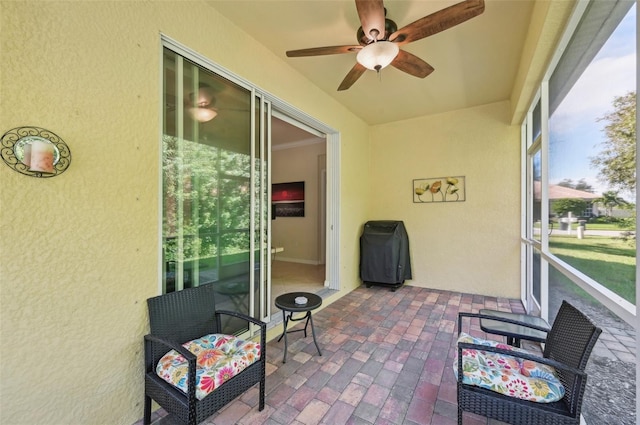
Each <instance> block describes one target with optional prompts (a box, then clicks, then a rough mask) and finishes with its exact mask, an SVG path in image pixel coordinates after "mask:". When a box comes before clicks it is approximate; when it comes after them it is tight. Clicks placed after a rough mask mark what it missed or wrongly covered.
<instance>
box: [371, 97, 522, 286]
mask: <svg viewBox="0 0 640 425" xmlns="http://www.w3.org/2000/svg"><path fill="white" fill-rule="evenodd" d="M370 152H371V169H372V170H373V173H372V177H371V180H370V184H369V188H370V189H369V190H370V196H371V199H372V214H371V219H372V220H403V221H404V222H405V226H406V228H407V233H408V234H409V244H410V248H411V260H412V268H413V279H412V280H411V281H408V283H410V284H412V285H416V286H424V287H429V288H438V289H446V290H452V291H462V292H469V293H475V294H485V295H499V296H503V297H504V296H508V297H513V298H518V297H519V295H520V294H519V291H520V274H519V271H520V268H519V267H520V260H519V259H520V254H519V252H520V244H519V237H518V235H519V229H520V228H519V223H520V221H519V220H520V211H519V205H520V189H519V187H520V186H519V185H520V154H519V152H520V129H519V127H517V126H511V125H510V124H509V103H508V102H500V103H495V104H490V105H485V106H481V107H476V108H471V109H465V110H459V111H453V112H449V113H445V114H439V115H433V116H428V117H423V118H418V119H413V120H408V121H402V122H395V123H392V124H387V125H380V126H376V127H374V128H373V129H372V142H371V151H370ZM447 176H465V178H466V201H464V202H455V203H454V202H449V203H428V204H421V203H413V194H412V182H413V179H423V178H431V177H447Z"/></svg>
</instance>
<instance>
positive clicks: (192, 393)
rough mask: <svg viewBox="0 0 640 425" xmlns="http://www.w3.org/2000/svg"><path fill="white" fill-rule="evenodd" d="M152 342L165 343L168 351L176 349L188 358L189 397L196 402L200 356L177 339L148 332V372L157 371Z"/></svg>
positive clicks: (146, 357) (146, 353) (146, 360)
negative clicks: (197, 361) (153, 360)
mask: <svg viewBox="0 0 640 425" xmlns="http://www.w3.org/2000/svg"><path fill="white" fill-rule="evenodd" d="M152 344H160V345H164V346H165V347H166V348H167V352H169V350H172V349H173V350H176V351H177V352H178V353H180V355H182V356H183V357H184V358H185V360H187V367H188V373H189V378H188V379H187V397H188V398H189V400H190V401H192V402H195V400H196V360H197V359H198V357H197V356H196V355H195V354H193V353H192V352H191V351H189V350H187V349H186V348H184V347H183V346H182V345H181V344H179V343H177V342H176V341H170V340H168V339H165V338H159V337H157V336H155V335H151V334H147V335H145V336H144V350H145V362H146V363H147V373H155V370H153V371H152V370H151V369H155V366H156V365H152V364H151V351H152V349H151V345H152Z"/></svg>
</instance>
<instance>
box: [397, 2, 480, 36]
mask: <svg viewBox="0 0 640 425" xmlns="http://www.w3.org/2000/svg"><path fill="white" fill-rule="evenodd" d="M482 12H484V0H465V1H463V2H460V3H457V4H454V5H453V6H449V7H447V8H445V9H442V10H439V11H437V12H435V13H432V14H431V15H428V16H425V17H424V18H420V19H418V20H417V21H415V22H413V23H411V24H409V25H407V26H406V27H404V28H400V29H399V30H398V31H396V32H394V33H393V34H391V36H390V37H389V41H393V42H395V43H398V44H399V45H403V44H407V43H410V42H412V41H416V40H420V39H422V38H425V37H428V36H430V35H433V34H437V33H439V32H441V31H444V30H446V29H449V28H451V27H454V26H456V25H458V24H461V23H463V22H465V21H467V20H469V19H471V18H473V17H475V16H478V15H480V14H481V13H482Z"/></svg>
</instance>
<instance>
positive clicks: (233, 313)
mask: <svg viewBox="0 0 640 425" xmlns="http://www.w3.org/2000/svg"><path fill="white" fill-rule="evenodd" d="M222 314H224V315H225V316H233V317H237V318H239V319H242V320H246V321H247V322H251V323H253V324H255V325H258V326H260V329H261V330H262V331H263V332H266V330H267V324H266V323H264V322H263V321H262V320H258V319H256V318H254V317H251V316H249V315H248V314H244V313H239V312H237V311H231V310H216V316H219V315H222Z"/></svg>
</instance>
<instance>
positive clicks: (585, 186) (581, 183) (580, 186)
mask: <svg viewBox="0 0 640 425" xmlns="http://www.w3.org/2000/svg"><path fill="white" fill-rule="evenodd" d="M558 186H562V187H568V188H570V189H575V190H581V191H583V192H591V193H593V186H591V185H590V184H589V183H587V180H586V179H585V178H581V179H580V180H578V183H574V182H573V180H571V179H563V180H562V181H560V182H559V183H558Z"/></svg>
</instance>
